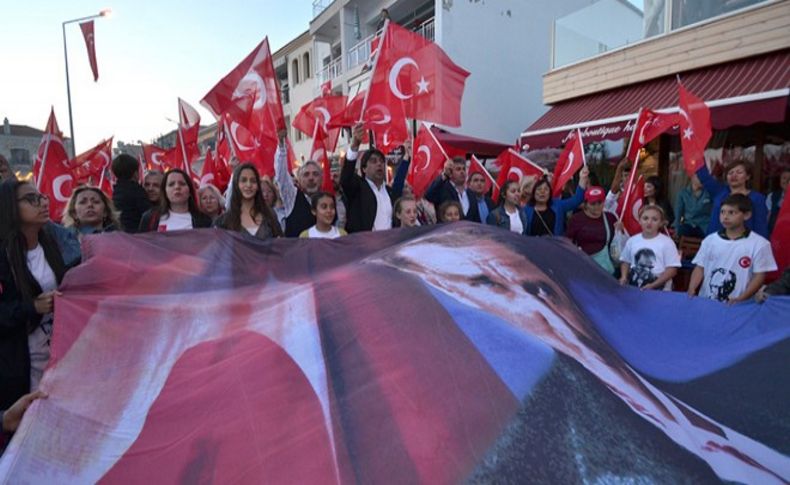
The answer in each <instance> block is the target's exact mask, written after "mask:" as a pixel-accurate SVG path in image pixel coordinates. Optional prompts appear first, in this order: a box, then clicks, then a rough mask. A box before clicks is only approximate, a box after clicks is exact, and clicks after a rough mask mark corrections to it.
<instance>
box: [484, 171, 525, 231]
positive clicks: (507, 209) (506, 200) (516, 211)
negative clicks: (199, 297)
mask: <svg viewBox="0 0 790 485" xmlns="http://www.w3.org/2000/svg"><path fill="white" fill-rule="evenodd" d="M520 190H521V189H519V185H518V182H517V181H515V180H508V181H507V182H505V185H504V186H503V187H502V190H500V191H499V207H497V208H496V209H494V210H492V211H491V213H490V214H488V217H487V218H486V224H488V225H491V226H497V227H501V228H503V229H507V230H509V231H513V232H517V233H519V234H526V229H527V216H526V215H524V211H523V210H521V207H519V205H518V204H519V202H520V201H521V192H520Z"/></svg>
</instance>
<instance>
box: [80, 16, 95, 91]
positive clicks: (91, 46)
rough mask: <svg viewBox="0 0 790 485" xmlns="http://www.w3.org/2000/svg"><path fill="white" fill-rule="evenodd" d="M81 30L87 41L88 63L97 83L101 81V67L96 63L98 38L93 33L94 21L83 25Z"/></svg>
mask: <svg viewBox="0 0 790 485" xmlns="http://www.w3.org/2000/svg"><path fill="white" fill-rule="evenodd" d="M80 30H82V37H83V38H84V39H85V47H86V48H87V49H88V62H90V65H91V72H92V73H93V80H94V82H95V81H98V80H99V66H98V64H97V63H96V38H95V36H94V32H93V20H91V21H88V22H83V23H81V24H80Z"/></svg>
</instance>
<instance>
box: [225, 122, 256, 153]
mask: <svg viewBox="0 0 790 485" xmlns="http://www.w3.org/2000/svg"><path fill="white" fill-rule="evenodd" d="M239 126H240V125H239V124H238V123H236V122H235V121H232V122H231V123H230V136H231V137H232V138H233V142H234V143H235V144H236V146H237V147H238V148H239V150H243V151H247V150H255V146H247V145H242V143H241V142H240V141H239V135H238V130H239ZM254 142H255V140H253V143H254Z"/></svg>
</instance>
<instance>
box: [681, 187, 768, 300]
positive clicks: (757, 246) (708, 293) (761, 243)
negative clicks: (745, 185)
mask: <svg viewBox="0 0 790 485" xmlns="http://www.w3.org/2000/svg"><path fill="white" fill-rule="evenodd" d="M751 216H752V201H751V200H750V199H749V197H747V196H745V195H743V194H732V195H730V196H728V197H727V198H726V199H724V201H723V202H722V203H721V210H720V212H719V221H720V222H721V225H722V226H723V227H724V229H722V230H721V231H719V232H718V233H714V234H711V235H709V236H708V237H706V238H705V239H704V240H703V241H702V245H701V246H700V248H699V252H698V253H697V256H696V257H695V258H694V261H693V263H694V264H695V265H697V266H696V267H695V268H694V271H693V272H692V273H691V281H690V282H689V289H688V294H689V296H694V293H695V292H696V291H697V288H698V287H699V286H700V283H702V288H700V292H699V296H703V297H705V298H710V299H711V300H717V301H721V302H727V303H737V302H739V301H746V300H748V299H749V298H751V297H752V296H754V294H755V293H757V290H759V289H760V287H761V286H762V284H763V281H764V280H765V273H767V272H770V271H774V270H776V261H775V260H774V257H773V254H772V253H771V243H769V242H768V240H767V239H765V238H764V237H762V236H760V235H759V234H757V233H755V232H753V231H750V230H749V229H747V228H746V226H745V222H746V221H747V220H748V219H749V218H750V217H751Z"/></svg>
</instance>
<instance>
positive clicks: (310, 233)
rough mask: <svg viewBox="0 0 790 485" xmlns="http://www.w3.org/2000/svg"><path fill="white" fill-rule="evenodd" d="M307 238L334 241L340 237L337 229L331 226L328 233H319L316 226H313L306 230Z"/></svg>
mask: <svg viewBox="0 0 790 485" xmlns="http://www.w3.org/2000/svg"><path fill="white" fill-rule="evenodd" d="M307 237H309V238H310V239H336V238H338V237H340V231H339V230H338V229H337V227H335V226H332V229H330V230H329V231H328V232H321V231H319V230H318V228H317V227H316V226H313V227H311V228H310V229H308V230H307Z"/></svg>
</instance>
